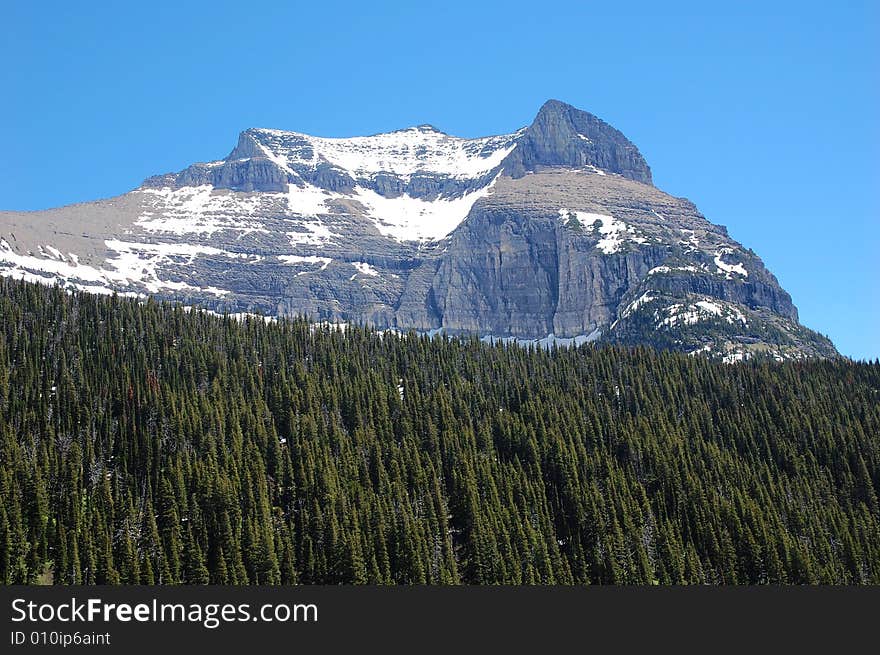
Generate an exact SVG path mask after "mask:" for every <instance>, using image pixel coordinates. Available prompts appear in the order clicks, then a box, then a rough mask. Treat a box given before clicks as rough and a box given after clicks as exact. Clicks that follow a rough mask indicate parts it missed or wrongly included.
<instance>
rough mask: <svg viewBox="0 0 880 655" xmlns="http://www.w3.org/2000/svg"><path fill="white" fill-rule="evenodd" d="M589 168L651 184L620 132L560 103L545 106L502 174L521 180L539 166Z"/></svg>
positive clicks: (634, 150) (638, 156) (644, 165)
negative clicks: (520, 178)
mask: <svg viewBox="0 0 880 655" xmlns="http://www.w3.org/2000/svg"><path fill="white" fill-rule="evenodd" d="M560 166H561V167H567V168H590V167H595V168H598V169H601V170H603V171H606V172H608V173H617V174H618V175H621V176H623V177H625V178H628V179H631V180H635V181H636V182H642V183H644V184H652V180H651V168H650V167H649V166H648V162H646V161H645V158H644V157H643V156H642V154H641V153H640V152H639V149H638V148H637V147H636V146H635V145H634V144H633V143H632V142H631V141H630V140H629V139H627V138H626V137H625V136H624V135H623V134H622V133H621V132H620V131H619V130H617V129H615V128H613V127H612V126H611V125H609V124H608V123H606V122H605V121H603V120H602V119H600V118H597V117H596V116H594V115H593V114H591V113H589V112H586V111H582V110H580V109H577V108H575V107H572V106H571V105H568V104H566V103H564V102H560V101H559V100H548V101H547V102H545V103H544V105H543V106H542V107H541V109H540V110H538V115H537V116H536V117H535V120H534V121H533V122H532V124H531V125H530V126H529V127H528V128H527V129H526V130H525V132H524V133H523V135H522V136H521V137H520V139H519V143H518V144H517V147H516V149H515V150H514V151H513V152H512V153H511V154H510V156H508V158H507V160H506V161H505V171H506V172H507V173H508V174H509V175H511V176H512V177H515V178H517V177H522V176H523V175H525V174H526V173H528V172H534V171H536V170H538V168H539V167H560Z"/></svg>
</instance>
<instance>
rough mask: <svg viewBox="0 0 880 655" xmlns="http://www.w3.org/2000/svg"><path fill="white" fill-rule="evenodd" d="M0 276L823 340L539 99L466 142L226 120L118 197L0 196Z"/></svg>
mask: <svg viewBox="0 0 880 655" xmlns="http://www.w3.org/2000/svg"><path fill="white" fill-rule="evenodd" d="M0 274H2V275H7V276H15V277H24V278H25V279H29V280H32V281H38V282H45V283H52V284H54V283H60V284H64V285H65V286H68V287H70V288H78V289H83V290H87V291H91V292H97V293H110V292H114V291H116V292H121V293H127V294H133V295H145V294H151V295H155V296H158V297H162V298H173V299H177V300H180V301H182V302H184V303H186V304H188V305H201V306H204V307H207V308H209V309H212V310H214V311H228V312H231V313H239V312H260V313H263V314H266V315H272V316H283V315H292V314H308V315H310V316H312V317H314V318H315V319H318V320H322V321H332V322H365V323H369V324H373V325H376V326H378V327H381V328H394V329H404V330H405V329H415V330H419V331H424V332H429V333H434V332H437V331H445V332H449V333H474V334H478V335H480V336H482V337H486V338H489V339H498V338H500V339H514V340H519V341H534V342H536V343H540V344H550V343H573V344H577V343H582V342H584V341H592V340H602V341H610V342H618V343H652V344H654V345H657V346H660V347H666V348H673V349H678V350H683V351H687V352H695V353H696V352H699V353H705V354H709V355H714V356H717V357H722V358H726V359H728V360H730V361H734V360H736V359H741V358H744V357H749V356H754V355H757V354H761V355H767V356H773V357H793V356H803V355H820V356H833V355H835V350H834V347H833V346H832V345H831V344H830V342H828V341H827V339H824V338H823V337H820V336H819V335H816V334H814V333H812V332H810V331H809V330H806V328H803V327H802V326H801V325H800V324H799V323H798V321H797V310H796V309H795V308H794V305H793V304H792V302H791V298H790V297H789V295H788V294H787V293H786V292H785V291H784V290H782V289H781V288H780V287H779V285H778V283H777V281H776V279H775V278H774V277H773V275H772V274H771V273H770V272H769V271H767V270H766V268H764V265H763V263H762V262H761V261H760V259H758V257H757V256H756V255H754V253H753V252H751V251H750V250H747V249H745V248H743V247H742V246H741V245H740V244H738V243H736V242H735V241H733V240H732V239H731V238H730V237H729V236H728V235H727V232H726V230H725V229H724V228H723V227H719V226H716V225H713V224H712V223H710V222H709V221H707V220H706V219H705V218H704V217H703V216H702V215H701V214H700V213H699V212H698V211H697V210H696V208H695V207H694V206H693V205H692V204H691V203H689V202H688V201H687V200H684V199H681V198H674V197H672V196H669V195H667V194H665V193H663V192H662V191H660V190H659V189H657V188H656V187H654V186H653V183H652V177H651V170H650V168H649V166H648V164H647V162H646V161H645V159H644V158H643V157H642V155H641V153H639V151H638V148H636V146H635V145H634V144H632V143H631V142H630V141H629V140H628V139H627V138H626V137H625V136H624V135H623V134H621V133H620V132H619V131H617V130H616V129H614V128H613V127H612V126H610V125H608V124H607V123H605V122H604V121H602V120H600V119H599V118H597V117H595V116H593V115H592V114H589V113H587V112H584V111H580V110H578V109H575V108H574V107H571V106H570V105H566V104H565V103H561V102H559V101H555V100H551V101H548V102H547V103H545V104H544V105H543V106H542V107H541V109H540V110H539V112H538V115H537V116H536V118H535V120H534V121H533V122H532V124H531V125H529V126H528V127H526V128H523V129H521V130H518V131H516V132H513V133H511V134H503V135H499V136H488V137H481V138H475V139H464V138H460V137H456V136H451V135H449V134H445V133H444V132H442V131H440V130H438V129H436V128H435V127H432V126H430V125H419V126H416V127H410V128H406V129H402V130H397V131H394V132H387V133H382V134H375V135H372V136H362V137H348V138H328V137H316V136H310V135H307V134H301V133H298V132H289V131H282V130H277V129H264V128H251V129H247V130H245V131H243V132H241V134H240V135H239V139H238V143H237V144H236V145H235V147H234V148H233V149H232V151H231V152H230V153H229V155H228V156H227V157H225V158H223V159H220V160H215V161H209V162H206V163H198V164H193V165H192V166H189V167H187V168H186V169H185V170H183V171H181V172H179V173H171V174H165V175H159V176H155V177H152V178H149V179H148V180H146V181H145V182H144V184H143V185H142V186H141V187H139V188H138V189H135V190H134V191H131V192H129V193H126V194H124V195H122V196H118V197H116V198H111V199H109V200H102V201H96V202H93V203H86V204H82V205H74V206H70V207H62V208H59V209H53V210H48V211H44V212H30V213H18V212H0Z"/></svg>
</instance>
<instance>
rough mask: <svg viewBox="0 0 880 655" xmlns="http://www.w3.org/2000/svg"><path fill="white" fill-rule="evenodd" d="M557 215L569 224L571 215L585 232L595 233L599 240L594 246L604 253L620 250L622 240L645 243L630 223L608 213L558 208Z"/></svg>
mask: <svg viewBox="0 0 880 655" xmlns="http://www.w3.org/2000/svg"><path fill="white" fill-rule="evenodd" d="M559 217H560V219H562V220H563V221H564V222H565V223H566V225H568V224H570V222H571V220H572V217H574V218H575V219H577V221H578V223H580V225H581V226H582V228H583V229H584V231H585V232H587V233H588V234H589V233H596V234H597V235H598V236H599V241H598V243H596V248H598V249H599V250H601V251H602V252H603V253H605V254H606V255H612V254H614V253H616V252H619V251H620V247H621V245H623V242H624V241H627V240H629V241H634V242H635V243H646V242H647V239H646V238H645V237H643V236H642V235H641V234H639V233H638V231H637V230H636V229H635V228H634V227H633V226H631V225H627V224H626V223H624V222H623V221H621V220H619V219H616V218H614V217H613V216H610V215H608V214H596V213H593V212H585V211H571V210H569V209H567V208H564V207H563V208H562V209H560V210H559Z"/></svg>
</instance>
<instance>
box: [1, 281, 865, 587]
mask: <svg viewBox="0 0 880 655" xmlns="http://www.w3.org/2000/svg"><path fill="white" fill-rule="evenodd" d="M878 435H880V364H878V363H877V362H874V363H852V362H847V361H843V360H839V361H837V360H836V361H805V362H787V363H782V364H779V363H772V362H752V363H744V364H736V365H726V364H719V363H712V362H709V361H707V360H704V359H702V358H700V357H688V356H685V355H679V354H674V353H662V352H658V351H654V350H651V349H648V348H640V349H634V350H626V349H620V348H614V347H602V348H594V347H591V346H584V347H581V348H579V349H571V350H558V351H553V352H549V351H543V350H526V349H523V348H520V347H516V346H512V347H511V346H504V345H494V346H489V345H485V344H482V343H480V342H478V341H477V340H474V339H471V340H446V339H442V338H434V339H431V338H427V337H418V336H415V335H410V336H404V337H398V336H394V335H387V334H386V335H382V334H377V333H375V332H372V331H369V330H365V329H349V330H347V331H346V332H344V333H343V332H342V331H340V330H338V329H330V328H321V327H317V328H316V327H315V326H313V325H310V324H309V323H307V322H305V321H289V322H287V321H286V322H281V323H278V324H266V323H265V322H264V321H262V320H260V319H249V320H246V321H244V322H240V321H237V320H234V319H232V318H219V317H215V316H211V315H208V314H205V313H202V312H187V311H185V310H184V309H182V308H181V307H175V306H171V305H163V304H157V303H155V302H153V301H149V302H146V303H137V302H134V301H131V300H126V299H120V298H116V297H99V296H90V295H84V294H83V295H80V294H77V295H69V294H67V293H66V292H64V291H62V290H60V289H50V288H44V287H42V286H36V285H30V284H25V283H21V282H13V281H9V280H5V279H0V462H2V466H0V580H2V581H3V582H4V583H6V584H11V583H37V582H54V583H56V584H59V583H60V584H71V583H86V584H92V583H101V584H103V583H147V584H152V583H161V584H169V583H208V582H209V583H235V584H245V583H282V584H288V583H331V584H335V583H379V584H385V583H404V584H409V583H429V584H454V583H473V584H485V583H514V584H547V583H562V584H570V583H574V584H584V583H591V584H597V583H600V584H608V583H627V584H628V583H639V584H653V583H660V584H669V583H710V584H733V583H795V584H800V583H874V584H878V583H880V510H878V493H880V436H878Z"/></svg>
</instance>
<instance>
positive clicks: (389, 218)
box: [354, 180, 494, 241]
mask: <svg viewBox="0 0 880 655" xmlns="http://www.w3.org/2000/svg"><path fill="white" fill-rule="evenodd" d="M493 185H494V180H493V181H492V183H490V184H488V185H486V186H484V187H483V188H482V189H478V190H477V191H472V192H471V193H466V194H464V195H463V196H460V197H457V198H455V197H453V198H444V197H440V198H437V199H435V200H423V199H421V198H413V197H412V196H409V195H406V194H404V195H401V196H397V197H396V198H386V197H385V196H382V195H379V194H378V193H376V192H375V191H373V190H371V189H367V188H364V187H361V186H358V187H355V195H354V199H355V200H357V201H358V202H359V203H360V204H361V205H362V206H363V207H364V209H365V210H366V214H367V215H368V216H369V217H370V219H371V220H372V221H373V223H374V224H375V226H376V229H377V230H379V232H380V233H381V234H383V235H384V236H390V237H392V238H394V239H397V240H399V241H427V240H439V239H442V238H443V237H445V236H446V235H448V234H449V233H450V232H452V230H454V229H455V228H456V227H458V225H459V224H460V223H461V222H462V221H463V220H464V219H465V218H466V217H467V215H468V214H469V213H470V211H471V208H472V207H473V206H474V203H475V202H477V200H479V199H480V198H484V197H486V196H487V195H488V194H489V193H490V192H491V190H492V186H493Z"/></svg>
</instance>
